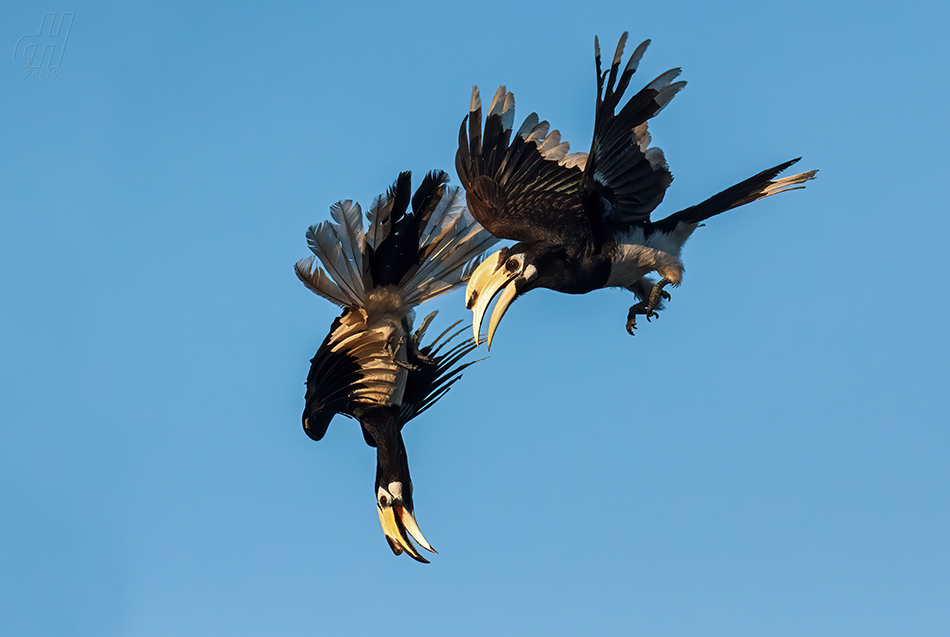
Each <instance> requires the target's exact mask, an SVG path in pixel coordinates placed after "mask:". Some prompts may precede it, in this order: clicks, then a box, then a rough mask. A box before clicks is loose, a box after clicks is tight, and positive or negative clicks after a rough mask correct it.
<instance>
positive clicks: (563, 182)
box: [456, 33, 817, 346]
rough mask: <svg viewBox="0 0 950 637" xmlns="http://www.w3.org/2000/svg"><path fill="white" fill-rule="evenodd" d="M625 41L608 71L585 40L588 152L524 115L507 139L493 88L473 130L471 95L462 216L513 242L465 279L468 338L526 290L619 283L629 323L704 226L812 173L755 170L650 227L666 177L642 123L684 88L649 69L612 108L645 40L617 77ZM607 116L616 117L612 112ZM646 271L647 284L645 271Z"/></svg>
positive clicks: (655, 297) (503, 93) (504, 99)
mask: <svg viewBox="0 0 950 637" xmlns="http://www.w3.org/2000/svg"><path fill="white" fill-rule="evenodd" d="M626 37H627V34H626V33H625V34H624V35H623V37H621V39H620V42H619V44H618V46H617V50H616V53H615V54H614V58H613V61H612V63H611V66H610V69H609V71H602V70H601V61H600V48H599V45H598V43H597V40H596V38H595V40H594V46H595V66H596V72H597V102H596V111H595V119H594V134H593V140H592V142H591V147H590V152H588V153H572V154H569V153H568V145H567V143H566V142H561V139H560V134H559V133H558V131H550V132H549V128H550V126H549V124H548V123H547V122H546V121H540V120H539V118H538V116H537V115H536V114H535V113H532V114H531V115H529V116H528V118H527V119H526V120H525V122H524V124H523V125H522V126H521V128H520V129H519V130H518V132H517V133H515V134H514V135H512V128H511V125H512V122H513V120H514V96H513V95H512V94H511V93H509V92H508V91H507V90H506V89H505V87H501V88H499V89H498V92H497V93H496V94H495V97H494V99H493V100H492V104H491V106H490V107H489V110H488V115H487V117H486V118H485V125H484V129H482V109H481V100H480V97H479V93H478V89H477V87H476V88H475V89H474V90H473V92H472V103H471V108H470V113H469V116H468V117H467V118H466V120H464V121H463V122H462V126H461V128H460V130H459V149H458V152H457V154H456V169H457V171H458V175H459V180H460V181H461V184H462V186H463V187H464V189H465V192H466V199H467V203H468V206H469V208H470V209H471V211H472V214H473V216H474V217H475V218H476V219H477V220H478V221H479V223H481V224H482V225H483V226H484V227H485V228H486V229H487V230H488V231H489V232H491V233H492V234H494V235H495V236H496V237H499V238H504V239H512V240H514V241H516V242H517V243H516V244H515V245H513V246H511V247H509V248H503V249H501V250H499V251H498V252H496V253H495V254H493V255H491V256H489V257H488V258H487V259H485V261H484V262H483V263H482V265H481V266H480V267H479V268H478V270H477V271H476V272H475V273H474V274H473V276H472V278H471V279H470V281H469V285H468V291H467V298H466V303H467V305H468V307H469V308H470V309H472V310H473V312H474V318H475V320H474V330H475V333H476V335H477V334H478V332H479V329H480V325H481V321H482V318H483V316H484V313H485V311H486V309H487V307H488V304H489V303H490V302H491V300H492V298H494V297H495V295H498V294H499V292H500V293H501V294H500V297H499V300H498V302H497V303H496V305H495V310H494V312H493V314H492V317H491V321H490V324H489V329H488V343H489V346H491V342H492V338H493V336H494V332H495V329H496V328H497V325H498V323H499V322H500V320H501V317H502V316H503V315H504V313H505V311H506V310H507V308H508V307H509V306H510V304H511V302H512V301H513V300H514V299H515V298H517V297H518V296H520V295H522V294H524V293H526V292H528V291H529V290H531V289H534V288H538V287H545V288H550V289H553V290H557V291H559V292H565V293H569V294H583V293H587V292H590V291H592V290H596V289H599V288H603V287H623V288H626V289H628V290H630V291H631V292H633V293H634V294H635V295H636V297H637V298H638V300H639V302H638V303H636V304H635V305H634V306H633V307H631V308H630V311H629V313H628V320H627V330H628V331H630V333H631V334H632V333H633V331H632V330H633V329H634V328H635V327H636V320H635V319H636V316H637V315H646V316H647V318H648V319H649V318H651V317H653V316H656V310H658V309H661V307H662V301H661V299H664V298H665V299H668V298H669V295H668V294H667V293H666V292H665V291H663V287H664V286H665V285H667V284H670V283H672V284H673V285H678V284H679V283H680V281H681V280H682V274H683V264H682V262H681V260H680V251H681V249H682V246H683V244H684V243H685V242H686V239H687V238H688V237H689V236H690V235H691V234H692V232H693V230H695V228H696V227H697V226H698V225H699V224H700V222H702V221H703V220H705V219H708V218H709V217H712V216H714V215H717V214H719V213H721V212H724V211H726V210H729V209H731V208H735V207H736V206H741V205H743V204H746V203H750V202H752V201H755V200H757V199H762V198H764V197H768V196H770V195H773V194H777V193H779V192H784V191H786V190H792V189H796V188H801V187H803V186H802V184H803V183H804V182H805V181H807V180H809V179H812V178H813V177H814V176H815V173H816V172H817V171H809V172H805V173H800V174H797V175H792V176H789V177H785V178H781V179H776V177H777V176H778V175H779V174H780V173H781V172H782V171H784V170H785V169H786V168H788V167H789V166H791V165H792V164H794V163H795V162H796V161H798V160H797V159H796V160H792V161H789V162H785V163H783V164H780V165H778V166H776V167H774V168H770V169H768V170H765V171H762V172H761V173H759V174H758V175H755V176H754V177H751V178H749V179H747V180H745V181H743V182H741V183H739V184H736V185H735V186H732V187H731V188H728V189H726V190H724V191H722V192H720V193H719V194H717V195H714V196H713V197H710V198H709V199H707V200H706V201H704V202H702V203H700V204H698V205H696V206H692V207H690V208H687V209H685V210H682V211H679V212H677V213H674V214H672V215H670V216H669V217H667V218H665V219H661V220H659V221H651V219H650V215H651V213H652V212H653V210H654V209H656V207H657V206H658V205H659V204H660V202H661V201H662V200H663V197H664V195H665V193H666V190H667V188H668V187H669V186H670V183H671V182H672V180H673V176H672V174H671V173H670V170H669V167H668V166H667V163H666V159H665V158H664V156H663V153H662V151H661V150H660V149H658V148H655V147H650V142H651V138H650V133H649V131H648V129H647V121H648V120H649V119H650V118H652V117H654V116H655V115H657V114H658V113H659V112H660V111H661V110H662V109H663V108H664V107H665V106H666V105H667V104H668V103H669V102H670V100H672V99H673V97H674V96H675V95H676V93H678V92H679V91H680V90H681V89H682V88H683V87H684V86H685V85H686V83H685V82H682V81H680V82H674V80H675V79H676V78H677V76H679V74H680V69H678V68H677V69H672V70H670V71H667V72H666V73H663V74H661V75H660V76H659V77H657V78H656V79H655V80H653V81H652V82H650V83H649V84H647V86H646V87H644V88H643V89H641V90H640V91H638V92H637V93H636V94H634V95H633V96H632V97H630V98H629V99H628V100H627V101H626V103H624V104H623V105H622V106H621V102H622V101H623V99H622V98H623V94H624V92H625V90H626V88H627V86H628V85H629V83H630V80H631V78H632V76H633V74H634V72H635V71H636V68H637V65H638V63H639V61H640V58H641V57H642V56H643V53H644V52H645V51H646V48H647V45H648V44H649V40H647V41H646V42H644V43H642V44H641V45H640V46H638V47H637V49H636V50H635V51H634V53H633V55H632V56H631V57H630V59H629V61H628V62H627V64H626V65H625V66H624V68H623V70H622V71H621V62H622V58H623V49H624V44H625V41H626ZM618 109H619V110H618ZM652 272H657V273H658V274H659V275H660V276H661V277H662V279H661V280H660V281H659V282H658V283H654V282H653V280H652V279H650V278H649V277H648V276H647V275H649V274H650V273H652Z"/></svg>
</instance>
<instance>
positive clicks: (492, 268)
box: [465, 250, 537, 350]
mask: <svg viewBox="0 0 950 637" xmlns="http://www.w3.org/2000/svg"><path fill="white" fill-rule="evenodd" d="M500 261H501V251H500V250H499V251H498V252H496V253H494V254H493V255H491V256H490V257H488V258H487V259H485V260H484V261H483V262H482V263H481V264H480V265H479V266H478V267H477V268H476V269H475V272H473V273H472V277H471V278H470V279H469V281H468V288H467V289H466V291H465V299H466V301H465V305H466V307H468V308H469V309H470V310H472V330H473V331H474V333H475V342H479V336H480V334H481V329H482V321H484V320H485V311H486V310H488V306H489V305H490V304H491V302H492V299H494V298H495V295H496V294H498V292H499V291H501V295H500V296H499V297H498V302H497V303H495V309H494V310H492V315H491V320H490V321H489V322H488V349H489V350H490V349H491V344H492V341H493V340H494V338H495V330H496V329H498V324H499V323H501V319H502V317H504V316H505V312H507V311H508V307H509V306H510V305H511V302H512V301H514V299H515V297H516V296H517V295H518V287H519V286H518V285H517V284H516V280H519V279H520V280H521V281H522V282H527V281H531V280H532V279H534V278H535V277H536V276H537V270H536V269H535V268H534V266H531V265H529V266H527V267H526V268H525V269H524V272H508V271H507V270H506V269H505V268H502V267H499V262H500ZM502 290H503V291H502Z"/></svg>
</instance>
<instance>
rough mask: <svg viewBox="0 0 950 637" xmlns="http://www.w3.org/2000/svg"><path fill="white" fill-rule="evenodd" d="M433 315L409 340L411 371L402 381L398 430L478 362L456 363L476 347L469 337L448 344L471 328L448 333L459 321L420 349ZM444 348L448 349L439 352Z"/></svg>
mask: <svg viewBox="0 0 950 637" xmlns="http://www.w3.org/2000/svg"><path fill="white" fill-rule="evenodd" d="M437 313H438V312H433V313H432V314H430V315H429V316H427V317H426V318H425V319H424V320H423V321H422V325H420V326H419V329H418V330H416V333H415V334H414V335H413V337H412V341H413V347H411V348H410V353H409V363H410V365H412V366H413V368H414V369H413V370H412V371H410V373H409V376H408V378H407V380H406V392H405V395H404V397H403V403H402V408H401V409H400V410H399V427H400V428H402V426H403V425H405V424H406V423H407V422H409V421H410V420H412V419H413V418H415V417H416V416H418V415H419V414H421V413H422V412H424V411H425V410H426V409H428V408H429V407H431V406H432V405H433V404H435V402H436V401H437V400H439V399H440V398H442V396H444V395H445V393H446V392H447V391H449V389H451V387H452V385H454V384H455V383H456V382H457V381H458V380H459V379H460V378H461V377H462V372H463V371H465V369H466V368H467V367H468V366H469V365H474V364H475V363H477V362H478V360H481V359H478V360H474V361H468V362H467V363H462V364H459V363H461V361H462V359H463V358H465V356H467V355H468V354H470V353H471V352H472V350H474V349H475V347H476V343H475V341H474V340H473V339H471V338H466V339H464V340H462V341H461V342H458V343H455V344H454V345H453V344H452V341H454V340H455V339H456V338H457V337H458V336H459V335H460V334H462V333H463V332H467V331H469V330H470V329H471V327H470V326H466V327H463V328H461V329H459V330H456V331H455V332H452V330H453V329H455V328H456V327H457V326H458V324H459V323H461V321H456V322H455V323H453V324H452V325H450V326H449V327H447V328H446V329H445V330H444V331H443V332H442V333H441V334H439V335H438V336H437V337H436V338H435V339H433V341H432V342H431V343H429V344H428V345H425V346H420V343H421V341H422V338H423V336H424V335H425V332H426V328H428V327H429V323H431V322H432V319H433V318H435V315H436V314H437ZM450 332H452V333H451V334H450ZM445 347H448V349H447V350H446V351H445V352H442V350H443V349H444V348H445ZM440 352H441V353H440Z"/></svg>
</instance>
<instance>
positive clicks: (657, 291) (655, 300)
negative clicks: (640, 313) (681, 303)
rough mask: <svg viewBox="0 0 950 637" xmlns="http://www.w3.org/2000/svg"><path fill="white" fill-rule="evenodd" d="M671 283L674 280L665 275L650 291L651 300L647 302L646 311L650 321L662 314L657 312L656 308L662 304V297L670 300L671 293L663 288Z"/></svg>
mask: <svg viewBox="0 0 950 637" xmlns="http://www.w3.org/2000/svg"><path fill="white" fill-rule="evenodd" d="M670 283H672V281H671V280H669V279H667V278H666V277H664V278H662V279H660V281H659V283H657V284H656V285H654V286H653V290H652V291H651V292H650V302H649V303H647V306H646V311H645V312H644V314H646V317H647V322H649V321H650V319H651V318H654V317H659V316H660V315H659V314H657V313H656V309H655V308H656V306H657V305H659V304H660V299H663V300H664V301H669V300H670V293H669V292H665V291H664V290H663V288H664V287H665V286H666V285H668V284H670Z"/></svg>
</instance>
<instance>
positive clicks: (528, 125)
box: [455, 86, 591, 243]
mask: <svg viewBox="0 0 950 637" xmlns="http://www.w3.org/2000/svg"><path fill="white" fill-rule="evenodd" d="M514 111H515V99H514V95H513V94H511V93H509V92H507V91H506V90H505V87H504V86H502V87H501V88H499V89H498V92H497V93H495V97H494V99H493V100H492V103H491V106H490V107H489V111H488V117H487V118H486V119H485V130H484V134H483V131H482V106H481V98H480V96H479V92H478V87H475V88H473V89H472V102H471V107H470V109H469V116H468V117H466V118H465V120H463V121H462V126H461V128H460V129H459V149H458V152H457V153H456V155H455V168H456V170H457V171H458V175H459V181H460V182H461V184H462V187H463V188H465V199H466V203H467V204H468V207H469V210H470V211H471V212H472V216H473V217H475V219H476V221H478V222H479V223H480V224H482V226H484V228H485V229H486V230H488V231H489V232H490V233H492V234H493V235H495V236H496V237H500V238H503V239H514V240H515V241H539V240H546V241H549V242H553V243H564V242H565V239H566V238H567V237H574V238H577V237H578V236H580V237H590V236H591V228H590V222H589V220H588V216H587V213H586V212H585V211H584V205H583V203H584V202H583V197H582V194H581V190H580V182H581V177H582V176H583V173H582V172H581V169H580V168H579V167H578V161H582V159H581V156H578V155H568V154H567V150H568V145H567V143H566V142H565V143H561V141H560V133H559V132H558V131H552V132H551V133H550V134H548V128H549V125H548V123H547V122H546V121H545V122H541V121H538V116H537V115H536V114H535V113H532V114H531V115H529V116H528V118H527V119H526V120H525V122H524V124H523V125H522V126H521V129H520V130H519V131H518V133H517V134H516V135H515V136H514V139H513V140H512V139H511V133H512V130H511V125H512V122H513V121H514ZM466 123H467V124H468V125H467V126H466ZM509 141H510V143H509Z"/></svg>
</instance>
